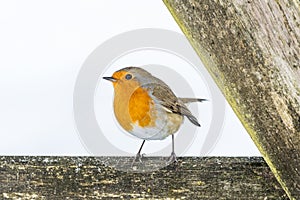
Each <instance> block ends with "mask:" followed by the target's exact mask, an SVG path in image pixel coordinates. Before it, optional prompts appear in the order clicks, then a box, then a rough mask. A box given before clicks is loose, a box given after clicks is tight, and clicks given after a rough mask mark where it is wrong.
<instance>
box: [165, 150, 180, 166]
mask: <svg viewBox="0 0 300 200" xmlns="http://www.w3.org/2000/svg"><path fill="white" fill-rule="evenodd" d="M174 162H176V163H177V162H178V160H177V157H176V154H175V153H174V152H172V153H171V156H170V157H169V159H168V162H167V163H168V164H172V163H174Z"/></svg>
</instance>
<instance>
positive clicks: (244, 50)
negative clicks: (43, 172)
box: [164, 0, 300, 199]
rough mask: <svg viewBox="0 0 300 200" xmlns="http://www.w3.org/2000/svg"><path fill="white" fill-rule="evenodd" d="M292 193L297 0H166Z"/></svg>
mask: <svg viewBox="0 0 300 200" xmlns="http://www.w3.org/2000/svg"><path fill="white" fill-rule="evenodd" d="M164 2H165V4H166V5H167V7H168V9H169V10H170V12H171V14H172V15H173V17H174V18H175V20H176V21H177V23H178V24H179V26H180V28H181V29H182V30H183V32H184V34H185V35H186V36H187V38H188V39H189V41H190V43H191V44H192V46H193V47H194V49H195V50H196V52H197V53H198V55H199V57H200V58H201V60H202V61H203V63H204V65H205V66H206V68H207V70H208V71H209V72H210V74H211V75H212V77H213V78H214V80H215V82H216V83H217V85H218V86H219V88H220V89H221V91H222V92H223V94H224V96H225V97H226V99H227V100H228V102H229V104H230V105H231V106H232V108H233V110H234V112H235V113H236V114H237V116H238V118H239V119H240V120H241V122H242V124H243V125H244V127H245V128H246V130H247V131H248V133H249V134H250V136H251V138H252V139H253V140H254V142H255V144H256V146H257V147H258V149H259V150H260V152H261V153H262V155H263V157H264V158H265V160H266V161H267V163H268V165H269V166H270V168H271V169H272V171H273V172H274V174H275V176H276V177H277V179H278V181H279V182H280V183H281V185H282V187H283V188H284V190H285V191H286V192H287V194H288V195H289V197H290V198H291V199H300V167H299V161H300V14H299V13H300V9H299V8H300V6H299V5H300V3H299V1H296V0H282V1H275V0H270V1H249V0H201V1H196V0H187V1H179V0H164Z"/></svg>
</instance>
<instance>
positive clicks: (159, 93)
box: [148, 80, 200, 126]
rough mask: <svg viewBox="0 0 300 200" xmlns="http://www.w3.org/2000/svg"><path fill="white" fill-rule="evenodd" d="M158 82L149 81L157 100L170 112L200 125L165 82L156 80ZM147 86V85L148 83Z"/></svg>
mask: <svg viewBox="0 0 300 200" xmlns="http://www.w3.org/2000/svg"><path fill="white" fill-rule="evenodd" d="M157 82H158V83H151V86H150V87H151V90H152V95H153V96H154V97H156V99H157V101H159V103H160V104H161V105H162V106H163V107H164V108H165V109H166V110H167V111H168V112H171V113H176V114H179V115H183V116H186V117H187V118H188V119H189V120H190V121H191V122H192V123H193V124H195V125H196V126H200V124H199V122H198V120H197V118H196V117H194V116H193V114H192V113H191V111H190V110H189V109H188V108H187V107H186V105H184V102H183V101H181V100H180V99H178V98H177V97H176V96H175V94H174V93H173V92H172V90H171V89H170V88H169V87H168V86H167V85H166V84H165V83H163V82H162V81H161V82H162V83H161V82H160V80H159V81H157ZM148 87H149V85H148Z"/></svg>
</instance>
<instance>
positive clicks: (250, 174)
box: [0, 156, 288, 200]
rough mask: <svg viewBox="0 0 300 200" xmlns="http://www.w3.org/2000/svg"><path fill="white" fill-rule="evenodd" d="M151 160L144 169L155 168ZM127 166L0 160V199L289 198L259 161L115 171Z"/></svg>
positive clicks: (78, 160)
mask: <svg viewBox="0 0 300 200" xmlns="http://www.w3.org/2000/svg"><path fill="white" fill-rule="evenodd" d="M155 159H157V158H155V157H154V158H153V157H150V158H148V159H147V160H144V162H145V163H144V165H155V163H156V162H152V161H154V160H155ZM165 159H166V158H165ZM131 162H132V158H128V157H23V156H21V157H9V156H7V157H0V171H1V173H0V199H121V198H122V199H131V198H134V199H166V198H170V199H211V200H215V199H221V200H222V199H250V200H251V199H253V200H257V199H276V200H285V199H288V197H287V196H286V194H285V192H284V190H283V189H282V188H281V187H280V185H279V183H278V182H277V181H276V179H275V177H274V175H273V174H272V172H271V171H270V169H269V167H268V166H267V165H266V163H265V162H264V160H263V159H262V158H260V157H253V158H242V157H241V158H234V157H227V158H224V157H207V158H199V157H198V158H197V157H195V158H193V157H184V158H178V163H177V164H172V165H169V166H166V167H164V168H161V169H159V170H156V171H152V172H151V171H148V172H146V173H135V172H125V171H119V170H116V169H117V168H120V166H123V165H127V164H129V166H130V163H131ZM104 163H110V164H112V165H110V166H106V165H104ZM149 167H151V168H153V169H154V168H156V167H155V166H149Z"/></svg>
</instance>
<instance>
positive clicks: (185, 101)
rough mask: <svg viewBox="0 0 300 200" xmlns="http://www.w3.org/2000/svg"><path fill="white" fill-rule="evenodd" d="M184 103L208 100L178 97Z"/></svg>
mask: <svg viewBox="0 0 300 200" xmlns="http://www.w3.org/2000/svg"><path fill="white" fill-rule="evenodd" d="M179 99H180V100H181V101H182V102H183V103H184V104H188V103H193V102H203V101H208V100H207V99H198V98H179Z"/></svg>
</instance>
